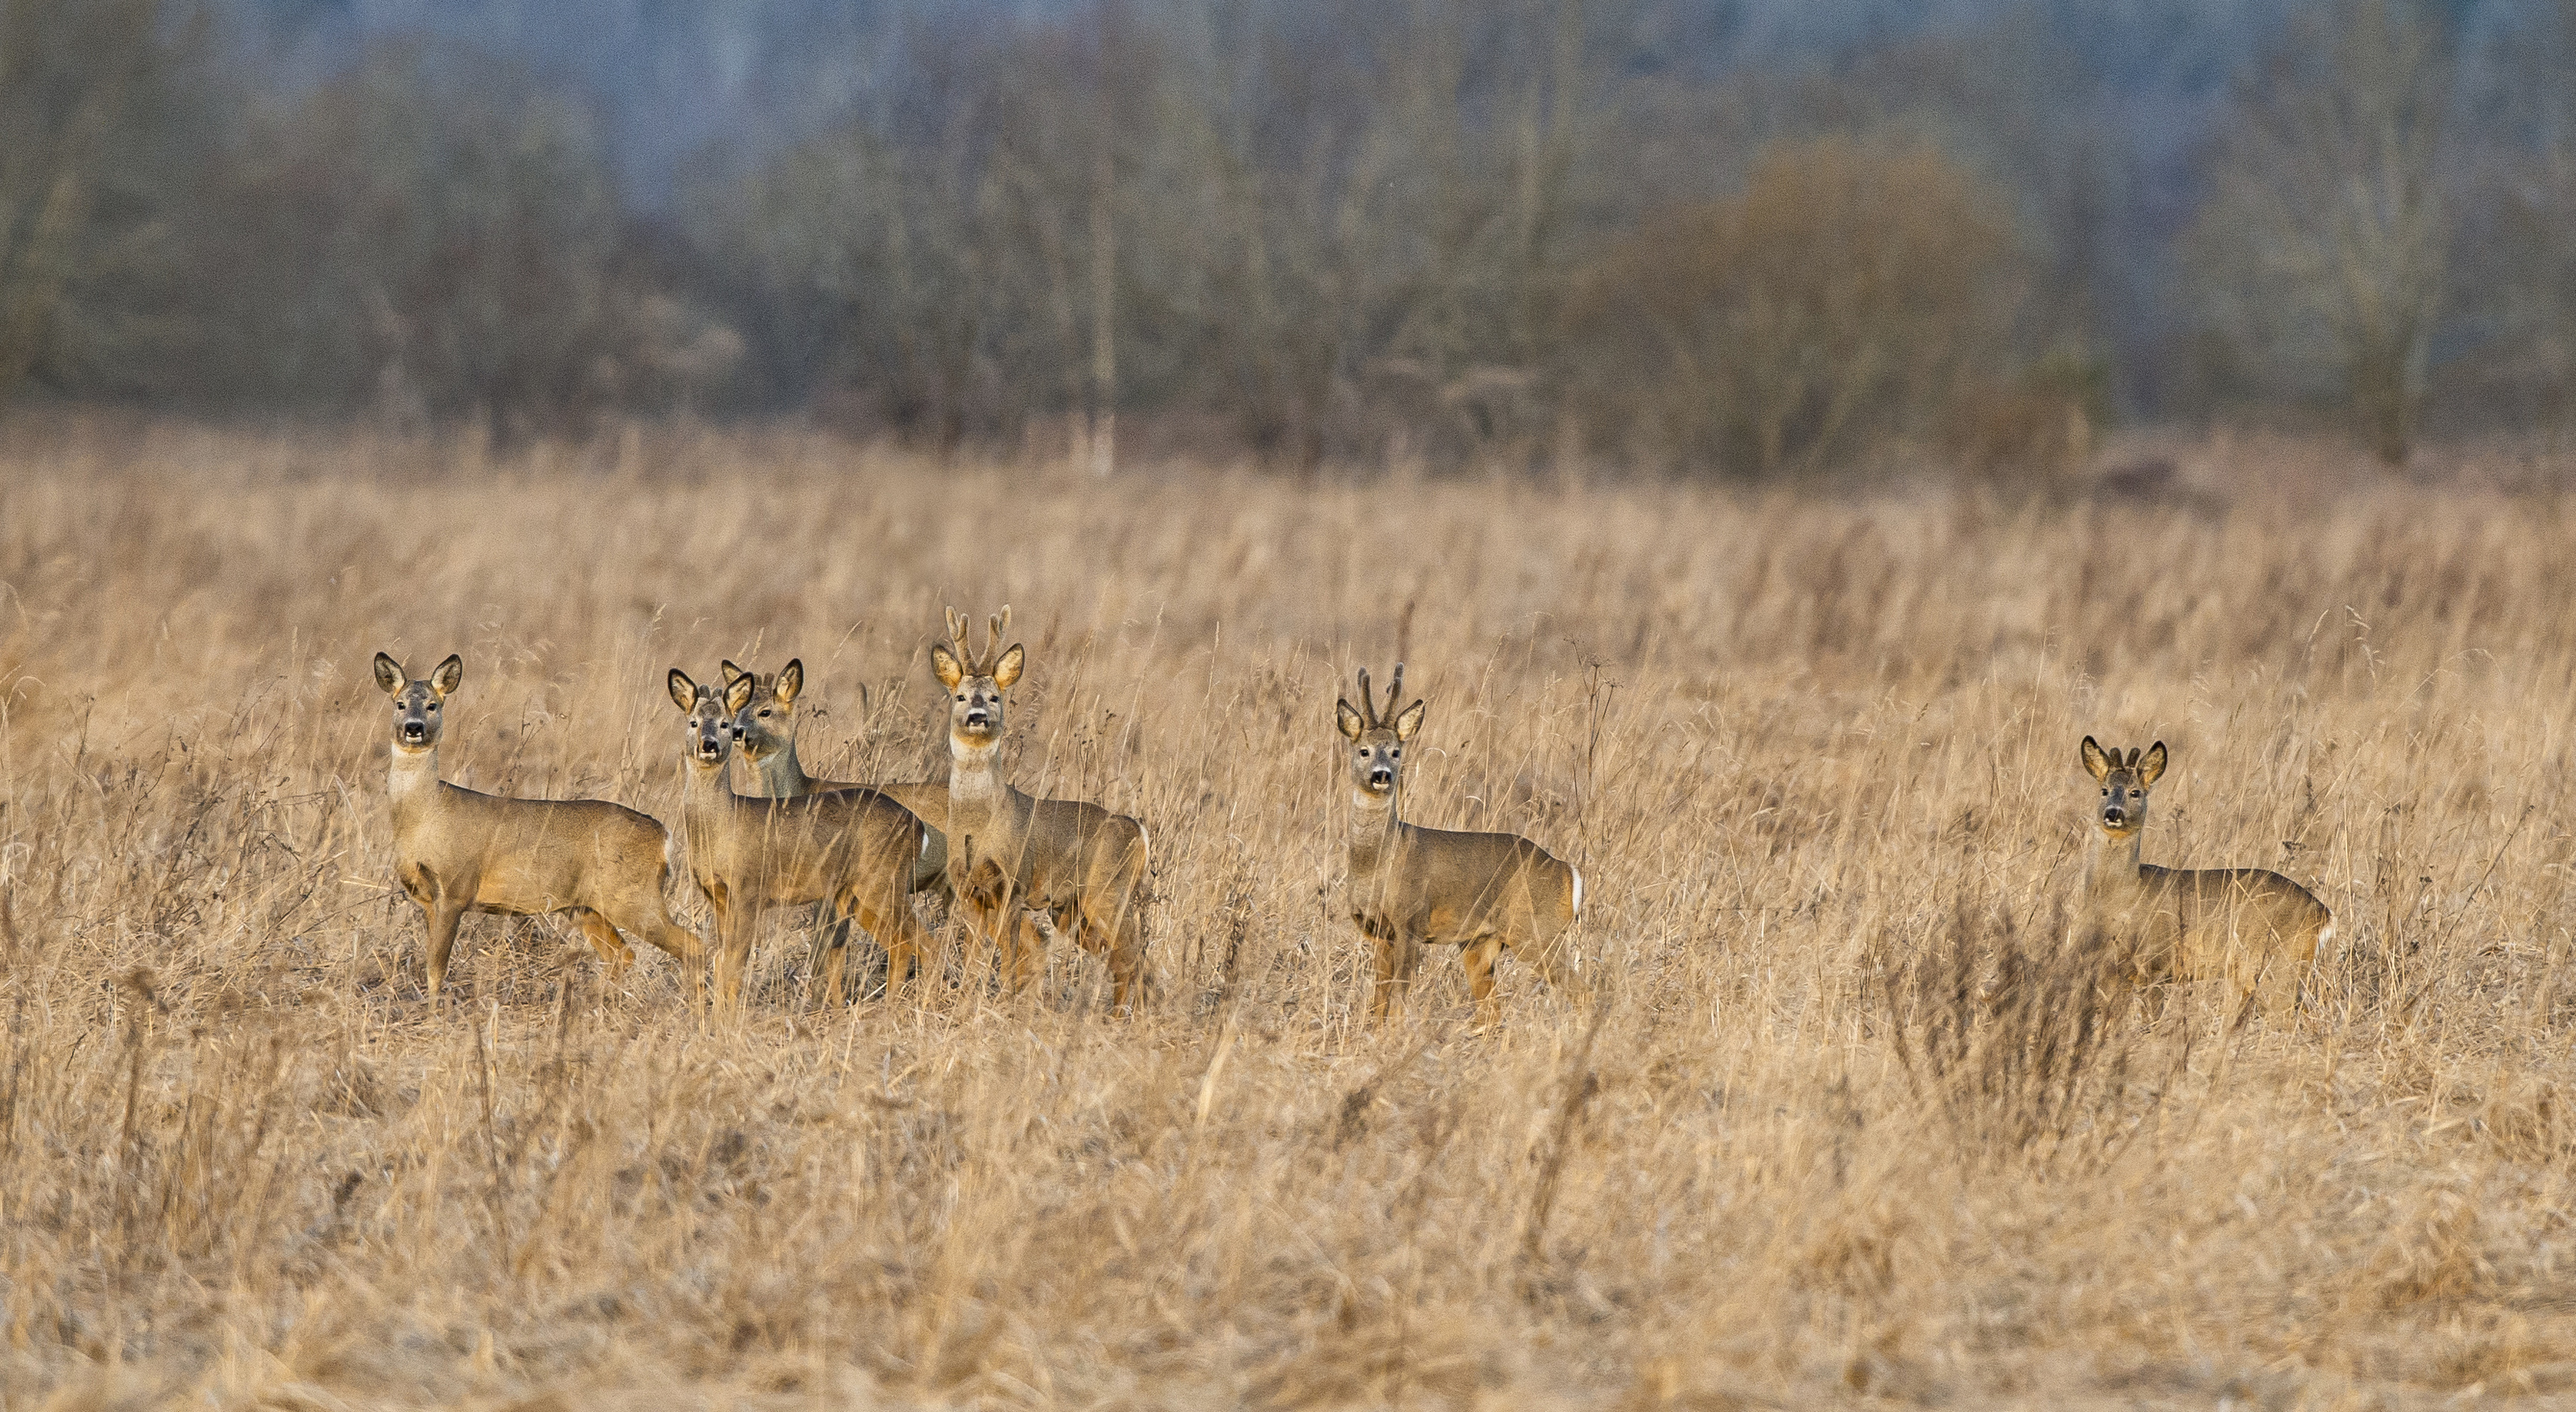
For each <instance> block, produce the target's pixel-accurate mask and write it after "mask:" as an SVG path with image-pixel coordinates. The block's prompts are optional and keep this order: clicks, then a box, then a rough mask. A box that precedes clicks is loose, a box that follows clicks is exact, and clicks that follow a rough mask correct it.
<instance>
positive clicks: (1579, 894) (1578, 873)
mask: <svg viewBox="0 0 2576 1412" xmlns="http://www.w3.org/2000/svg"><path fill="white" fill-rule="evenodd" d="M1566 871H1567V872H1570V873H1572V874H1574V915H1576V916H1578V917H1580V916H1582V915H1583V870H1582V869H1581V868H1568V869H1566ZM2327 930H2329V931H2331V930H2333V928H2331V927H2329V928H2327Z"/></svg>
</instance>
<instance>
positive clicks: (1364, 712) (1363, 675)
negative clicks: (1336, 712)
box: [1360, 667, 1377, 730]
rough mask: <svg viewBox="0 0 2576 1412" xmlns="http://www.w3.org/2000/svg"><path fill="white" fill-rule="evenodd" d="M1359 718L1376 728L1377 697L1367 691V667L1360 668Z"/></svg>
mask: <svg viewBox="0 0 2576 1412" xmlns="http://www.w3.org/2000/svg"><path fill="white" fill-rule="evenodd" d="M1360 719H1361V720H1363V721H1366V722H1367V723H1368V728H1369V729H1370V730H1376V729H1377V697H1376V696H1375V695H1374V694H1372V693H1371V692H1370V691H1369V681H1368V668H1366V667H1362V668H1360Z"/></svg>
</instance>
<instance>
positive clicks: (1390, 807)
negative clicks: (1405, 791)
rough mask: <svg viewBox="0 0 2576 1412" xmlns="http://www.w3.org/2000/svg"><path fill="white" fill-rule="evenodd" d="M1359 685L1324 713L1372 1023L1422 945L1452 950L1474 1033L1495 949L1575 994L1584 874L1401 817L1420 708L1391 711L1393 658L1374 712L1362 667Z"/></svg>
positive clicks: (1485, 1014)
mask: <svg viewBox="0 0 2576 1412" xmlns="http://www.w3.org/2000/svg"><path fill="white" fill-rule="evenodd" d="M1359 687H1360V704H1359V705H1358V706H1353V705H1351V703H1350V702H1349V701H1348V700H1342V701H1338V702H1336V703H1334V711H1333V717H1334V722H1335V724H1337V725H1338V726H1340V727H1341V732H1342V735H1343V737H1344V738H1345V739H1347V740H1348V741H1349V742H1350V746H1351V752H1352V753H1351V754H1350V756H1349V757H1348V759H1349V764H1350V782H1351V842H1350V880H1349V886H1350V903H1351V920H1352V921H1353V922H1355V923H1357V924H1358V926H1359V929H1360V932H1361V934H1362V935H1364V936H1366V937H1367V938H1368V939H1369V942H1370V944H1371V946H1372V947H1373V948H1374V952H1375V958H1376V963H1377V967H1376V977H1375V980H1374V982H1373V983H1372V985H1371V987H1370V990H1369V1015H1370V1017H1371V1018H1372V1019H1376V1018H1383V1017H1385V1016H1386V1015H1389V1014H1391V1013H1393V1012H1394V1011H1395V1010H1396V1009H1398V1008H1400V1007H1401V1006H1402V1004H1403V998H1404V992H1405V990H1406V988H1407V987H1409V986H1410V985H1411V984H1412V980H1413V973H1414V969H1415V967H1416V965H1417V964H1418V962H1419V957H1420V952H1421V948H1422V947H1423V946H1425V945H1428V944H1439V943H1447V944H1450V945H1454V946H1457V947H1459V948H1460V949H1461V953H1462V955H1461V959H1462V960H1464V961H1465V963H1466V967H1467V989H1468V991H1469V993H1470V994H1472V995H1473V996H1474V997H1475V1002H1476V1017H1477V1023H1478V1026H1479V1027H1480V1028H1482V1027H1485V1026H1490V1025H1492V1024H1493V1023H1494V1022H1495V1021H1496V1020H1497V1019H1499V1018H1500V1017H1501V1005H1500V1003H1499V1002H1498V1001H1496V1000H1495V998H1494V964H1495V962H1496V961H1497V960H1499V959H1500V958H1501V956H1502V954H1503V952H1504V950H1505V949H1509V950H1511V951H1513V952H1515V953H1516V954H1518V955H1519V956H1520V958H1521V959H1522V960H1523V961H1525V962H1527V963H1529V964H1530V965H1532V966H1534V967H1536V968H1537V970H1538V972H1539V974H1540V975H1541V976H1543V977H1545V978H1546V980H1547V982H1548V984H1549V985H1551V986H1553V987H1555V988H1556V989H1558V990H1560V991H1564V992H1566V993H1568V994H1572V995H1575V996H1577V997H1578V998H1580V997H1582V996H1583V995H1584V991H1583V988H1582V984H1581V981H1580V979H1579V978H1578V977H1577V976H1576V975H1575V973H1574V968H1573V965H1572V958H1571V957H1570V956H1569V955H1568V954H1567V948H1566V945H1565V941H1564V937H1565V933H1566V930H1567V929H1568V928H1570V927H1572V926H1573V925H1574V919H1575V917H1576V916H1577V915H1578V914H1579V913H1581V912H1582V910H1583V874H1582V873H1580V872H1578V871H1576V870H1575V868H1574V866H1573V865H1572V864H1569V863H1567V862H1565V861H1564V860H1563V859H1560V858H1558V857H1556V856H1555V855H1554V854H1551V853H1549V852H1548V851H1547V850H1546V849H1544V848H1541V847H1539V846H1538V845H1537V844H1535V843H1532V842H1530V841H1529V840H1528V839H1526V838H1522V837H1521V836H1520V835H1518V834H1508V833H1462V832H1459V831H1456V830H1453V829H1433V828H1424V827H1422V826H1421V825H1419V824H1408V823H1405V822H1404V821H1403V820H1401V819H1399V818H1398V817H1397V816H1396V796H1397V786H1398V784H1399V782H1400V781H1401V780H1402V778H1403V774H1404V747H1405V745H1406V743H1407V742H1409V741H1411V740H1412V739H1413V738H1414V737H1415V736H1417V735H1419V734H1420V733H1421V731H1422V715H1423V704H1424V703H1422V702H1421V701H1416V702H1414V703H1413V704H1412V705H1410V706H1407V707H1405V708H1404V709H1403V710H1401V711H1398V710H1397V709H1396V703H1397V702H1399V701H1401V700H1403V699H1404V664H1403V663H1401V662H1398V663H1397V664H1396V666H1395V680H1394V682H1393V683H1391V684H1390V685H1389V686H1388V687H1387V691H1386V705H1385V707H1384V713H1383V714H1381V711H1380V708H1379V706H1378V704H1377V702H1376V700H1375V699H1374V698H1373V697H1372V696H1371V695H1370V693H1369V676H1368V672H1367V671H1366V670H1365V669H1363V670H1362V671H1361V672H1360V674H1359Z"/></svg>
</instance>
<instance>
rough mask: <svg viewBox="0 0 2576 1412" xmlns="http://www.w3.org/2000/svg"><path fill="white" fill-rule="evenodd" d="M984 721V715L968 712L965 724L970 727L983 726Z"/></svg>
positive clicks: (978, 712) (979, 712) (977, 712)
mask: <svg viewBox="0 0 2576 1412" xmlns="http://www.w3.org/2000/svg"><path fill="white" fill-rule="evenodd" d="M984 719H985V717H984V713H983V712H981V711H969V712H967V713H966V724H968V725H970V726H980V725H982V724H984Z"/></svg>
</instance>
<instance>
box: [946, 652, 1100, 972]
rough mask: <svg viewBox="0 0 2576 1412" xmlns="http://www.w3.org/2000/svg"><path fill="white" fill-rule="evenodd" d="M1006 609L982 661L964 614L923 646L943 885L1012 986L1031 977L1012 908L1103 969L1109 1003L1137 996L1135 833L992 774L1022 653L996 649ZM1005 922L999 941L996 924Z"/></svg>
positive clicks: (1030, 951)
mask: <svg viewBox="0 0 2576 1412" xmlns="http://www.w3.org/2000/svg"><path fill="white" fill-rule="evenodd" d="M1010 623H1011V610H1010V609H1009V608H1008V607H1005V608H1003V609H1002V611H1001V612H999V613H997V614H995V615H994V616H993V618H992V620H991V636H990V638H989V639H988V640H987V642H986V645H985V649H984V655H983V656H981V657H977V656H976V655H975V654H974V653H973V652H972V651H971V650H970V649H969V648H968V646H967V643H966V626H967V624H966V619H965V617H964V616H963V615H961V614H960V613H958V612H957V610H955V609H953V608H952V609H950V610H948V639H949V640H948V644H947V645H933V646H932V647H931V649H930V665H931V670H932V671H933V672H935V673H936V674H937V675H938V677H939V684H940V685H941V686H943V687H945V688H947V690H948V693H949V703H948V754H949V768H948V819H947V822H948V882H949V890H950V892H951V893H952V894H953V895H954V896H955V897H956V898H957V899H958V900H959V902H961V903H962V904H964V907H965V910H966V911H967V912H968V913H969V914H971V915H972V916H973V917H974V919H975V922H976V925H977V928H978V930H980V931H982V932H983V933H984V934H985V935H986V936H990V937H993V938H994V940H995V942H996V944H998V945H1000V946H1001V947H1002V948H1003V961H1004V966H1005V970H1006V971H1007V973H1008V974H1009V976H1010V979H1011V984H1012V987H1013V988H1014V989H1025V988H1026V987H1027V986H1028V984H1029V982H1030V981H1031V980H1032V979H1034V977H1035V974H1036V970H1037V965H1038V960H1039V942H1038V936H1037V932H1036V930H1035V928H1033V927H1032V926H1031V925H1030V924H1029V921H1028V919H1027V918H1026V917H1024V916H1022V915H1020V909H1022V908H1029V909H1033V910H1037V911H1042V912H1045V913H1046V914H1047V915H1048V916H1049V917H1050V918H1051V919H1052V920H1053V921H1054V923H1055V929H1056V932H1057V934H1058V935H1061V936H1065V937H1069V938H1070V939H1072V940H1073V941H1074V942H1075V943H1076V944H1077V945H1079V946H1081V947H1082V948H1083V949H1085V950H1088V951H1093V952H1099V953H1101V954H1103V955H1104V956H1105V958H1106V959H1107V961H1108V963H1109V976H1110V980H1111V983H1112V986H1113V988H1114V989H1113V999H1114V1001H1115V1003H1117V1004H1118V1005H1121V1006H1128V1007H1132V1006H1134V1005H1135V1004H1136V1003H1137V1001H1139V1000H1140V999H1141V998H1142V996H1143V986H1144V960H1145V917H1144V907H1145V872H1146V848H1147V839H1146V835H1145V826H1144V825H1143V824H1140V823H1138V822H1136V821H1135V820H1134V819H1130V818H1127V817H1125V816H1124V815H1119V814H1113V813H1110V812H1109V811H1108V810H1106V809H1103V808H1101V807H1100V806H1099V805H1097V804H1087V803H1083V802H1081V801H1079V800H1071V799H1039V798H1035V797H1034V796H1031V795H1028V794H1025V793H1023V792H1021V791H1020V790H1017V789H1014V788H1012V787H1011V786H1010V785H1009V784H1007V783H1005V782H1004V781H1003V780H1002V778H1001V776H1000V773H999V772H998V771H997V770H996V769H995V757H996V756H997V755H998V754H999V753H1000V751H1001V745H1002V709H1003V693H1005V692H1007V691H1009V690H1010V689H1011V684H1012V683H1013V682H1016V681H1018V680H1019V678H1020V670H1021V668H1022V667H1023V666H1024V665H1026V663H1027V660H1028V654H1027V653H1026V651H1024V650H1023V649H1022V648H1021V646H1020V644H1018V643H1016V642H1015V643H1012V644H1011V645H1010V647H1009V649H1008V650H1004V649H1003V647H1002V634H1003V633H1004V632H1005V631H1006V630H1008V628H1009V627H1010ZM1006 918H1007V919H1008V931H1007V934H999V933H1000V932H1001V928H1000V926H999V924H1000V923H1001V922H1002V921H1003V919H1006Z"/></svg>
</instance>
